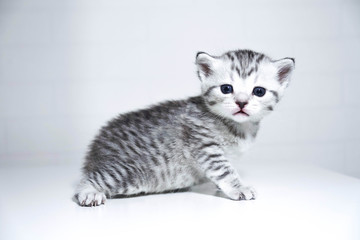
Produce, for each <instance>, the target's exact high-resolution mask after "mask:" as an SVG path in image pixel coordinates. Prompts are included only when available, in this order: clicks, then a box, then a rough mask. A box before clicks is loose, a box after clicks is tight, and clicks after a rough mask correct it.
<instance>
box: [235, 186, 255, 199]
mask: <svg viewBox="0 0 360 240" xmlns="http://www.w3.org/2000/svg"><path fill="white" fill-rule="evenodd" d="M255 198H256V191H255V189H254V188H252V187H247V186H242V187H240V196H239V200H253V199H255Z"/></svg>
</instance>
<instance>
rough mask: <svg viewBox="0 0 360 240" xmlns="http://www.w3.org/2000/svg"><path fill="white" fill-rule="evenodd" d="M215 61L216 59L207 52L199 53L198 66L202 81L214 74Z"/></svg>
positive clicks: (197, 56) (197, 55) (197, 57)
mask: <svg viewBox="0 0 360 240" xmlns="http://www.w3.org/2000/svg"><path fill="white" fill-rule="evenodd" d="M215 61H216V59H215V58H214V57H212V56H210V55H209V54H207V53H205V52H198V53H197V54H196V66H197V68H198V75H199V78H200V80H201V81H202V80H203V79H204V78H207V77H209V76H210V75H212V74H213V72H214V63H215Z"/></svg>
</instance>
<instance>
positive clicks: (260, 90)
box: [253, 87, 266, 97]
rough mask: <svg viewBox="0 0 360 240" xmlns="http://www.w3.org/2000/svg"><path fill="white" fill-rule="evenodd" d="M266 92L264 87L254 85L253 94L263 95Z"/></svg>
mask: <svg viewBox="0 0 360 240" xmlns="http://www.w3.org/2000/svg"><path fill="white" fill-rule="evenodd" d="M265 93H266V89H265V88H263V87H254V90H253V94H254V95H255V96H258V97H262V96H264V95H265Z"/></svg>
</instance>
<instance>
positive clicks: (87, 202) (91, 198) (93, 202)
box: [77, 192, 106, 207]
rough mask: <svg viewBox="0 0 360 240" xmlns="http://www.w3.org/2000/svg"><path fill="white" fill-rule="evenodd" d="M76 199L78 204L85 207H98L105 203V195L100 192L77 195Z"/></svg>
mask: <svg viewBox="0 0 360 240" xmlns="http://www.w3.org/2000/svg"><path fill="white" fill-rule="evenodd" d="M77 198H78V201H79V204H80V205H81V206H86V207H93V206H99V205H101V204H104V203H105V201H106V196H105V194H104V193H101V192H89V193H79V194H78V196H77Z"/></svg>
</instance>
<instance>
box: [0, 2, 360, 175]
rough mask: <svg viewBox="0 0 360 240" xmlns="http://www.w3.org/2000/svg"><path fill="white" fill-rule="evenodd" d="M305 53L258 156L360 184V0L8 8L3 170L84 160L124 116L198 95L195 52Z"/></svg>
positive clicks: (0, 86) (2, 33) (0, 123)
mask: <svg viewBox="0 0 360 240" xmlns="http://www.w3.org/2000/svg"><path fill="white" fill-rule="evenodd" d="M237 48H250V49H254V50H257V51H264V52H265V53H267V54H269V55H270V56H272V57H274V58H282V57H295V58H296V70H295V74H294V79H293V82H292V84H291V86H290V88H289V89H288V92H287V93H286V95H285V98H284V99H283V101H282V102H281V103H280V105H279V106H278V108H277V109H276V110H275V112H274V113H273V114H272V115H271V116H269V117H268V118H267V119H266V120H265V122H264V124H263V127H262V129H261V131H260V133H259V139H258V141H257V145H258V146H257V149H258V153H257V154H259V155H258V156H259V157H261V158H262V157H263V156H269V155H270V156H274V154H273V153H276V154H277V155H279V156H278V157H279V158H281V159H282V160H286V161H293V162H309V163H316V164H318V165H320V166H323V167H327V168H330V169H333V170H336V171H340V172H343V173H348V174H351V175H353V176H358V177H360V161H359V159H360V157H359V156H360V148H359V147H358V146H360V128H359V126H358V125H359V122H360V112H359V108H360V98H359V97H358V91H359V88H360V81H359V76H360V72H359V71H360V68H359V61H358V59H359V56H360V2H359V1H358V0H327V1H324V0H293V1H287V0H241V1H240V0H222V1H218V0H197V1H194V0H181V1H166V0H152V1H146V0H140V1H130V0H121V1H118V0H102V1H95V0H61V1H58V0H31V1H27V0H1V1H0V53H1V54H0V165H16V164H18V165H23V164H28V165H30V164H39V163H50V164H54V163H61V162H63V161H68V162H72V161H77V162H79V161H81V160H82V157H83V153H84V152H85V149H86V146H87V144H88V143H89V142H90V141H91V139H92V137H93V136H94V134H95V132H96V131H97V130H98V129H99V128H100V126H101V125H102V124H104V123H105V122H106V121H107V120H109V119H110V118H111V117H113V116H115V115H116V114H118V113H119V112H124V111H128V110H134V109H136V108H140V107H144V106H147V105H149V104H152V103H155V102H158V101H161V100H164V99H179V98H184V97H186V96H190V95H194V94H197V93H198V92H199V80H198V79H197V77H196V74H195V66H194V61H195V54H196V52H197V51H207V52H210V53H212V54H220V53H222V52H223V51H227V50H230V49H237Z"/></svg>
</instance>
